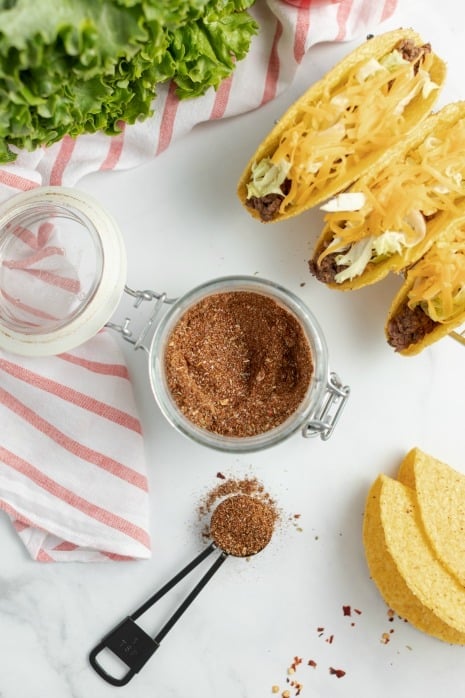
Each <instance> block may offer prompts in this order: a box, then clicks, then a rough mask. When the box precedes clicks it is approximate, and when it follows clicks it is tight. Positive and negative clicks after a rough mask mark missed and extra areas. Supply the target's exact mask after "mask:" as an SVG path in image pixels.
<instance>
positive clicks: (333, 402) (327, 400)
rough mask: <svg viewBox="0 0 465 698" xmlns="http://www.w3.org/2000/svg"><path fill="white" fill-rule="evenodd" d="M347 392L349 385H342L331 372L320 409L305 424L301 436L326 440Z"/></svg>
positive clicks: (347, 395)
mask: <svg viewBox="0 0 465 698" xmlns="http://www.w3.org/2000/svg"><path fill="white" fill-rule="evenodd" d="M349 394H350V387H349V386H348V385H343V384H342V383H341V381H340V379H339V377H338V376H337V374H336V373H331V374H330V376H329V381H328V384H327V386H326V393H325V396H324V399H323V404H322V407H321V410H320V412H319V414H318V415H316V418H315V419H312V420H310V421H309V422H307V423H306V424H305V426H304V427H303V429H302V436H304V437H305V438H307V439H308V438H311V437H313V436H319V437H320V438H321V439H322V440H323V441H327V440H328V439H329V437H330V436H331V434H332V433H333V429H334V427H335V426H336V423H337V421H338V419H339V417H340V416H341V413H342V410H343V409H344V407H345V404H346V402H347V399H348V397H349Z"/></svg>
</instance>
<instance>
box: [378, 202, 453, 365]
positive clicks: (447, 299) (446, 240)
mask: <svg viewBox="0 0 465 698" xmlns="http://www.w3.org/2000/svg"><path fill="white" fill-rule="evenodd" d="M464 322H465V215H464V216H462V217H461V218H458V219H456V220H454V221H453V222H452V223H451V224H450V225H449V227H448V228H447V229H446V230H445V231H444V232H443V234H442V235H441V236H440V237H439V238H438V239H437V240H436V241H435V242H434V243H433V244H432V245H431V247H430V248H429V250H428V252H426V254H425V255H424V256H423V257H422V258H421V259H420V260H419V261H418V262H416V264H414V265H413V266H412V267H410V269H408V271H407V274H406V279H405V282H404V284H403V285H402V286H401V288H400V290H399V292H398V293H397V295H396V297H395V298H394V300H393V302H392V305H391V308H390V310H389V314H388V320H387V323H386V327H385V332H386V338H387V341H388V343H389V344H390V345H391V346H392V347H394V349H395V350H396V351H398V352H399V353H400V354H404V355H406V356H410V355H413V354H418V353H419V352H420V351H422V350H423V349H424V348H425V347H427V346H429V345H430V344H432V343H433V342H436V341H437V340H438V339H441V338H442V337H445V336H446V335H448V334H450V333H451V332H452V330H454V329H455V328H457V327H459V326H460V325H462V324H463V323H464Z"/></svg>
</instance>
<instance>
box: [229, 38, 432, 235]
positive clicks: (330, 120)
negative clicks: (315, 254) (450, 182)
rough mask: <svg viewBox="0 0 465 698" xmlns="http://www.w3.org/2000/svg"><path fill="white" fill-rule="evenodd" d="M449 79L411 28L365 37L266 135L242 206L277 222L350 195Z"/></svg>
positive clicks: (242, 186)
mask: <svg viewBox="0 0 465 698" xmlns="http://www.w3.org/2000/svg"><path fill="white" fill-rule="evenodd" d="M445 74H446V66H445V64H444V62H443V61H442V60H441V59H440V58H439V57H438V56H437V55H436V54H435V53H434V52H433V51H432V49H431V45H430V44H429V43H424V42H423V40H422V39H421V37H420V36H419V35H418V34H417V33H416V32H415V31H413V30H411V29H398V30H394V31H391V32H387V33H385V34H381V35H379V36H377V37H373V38H369V39H367V40H366V41H365V42H364V43H363V44H362V45H361V46H359V47H358V48H356V49H355V50H354V51H352V53H350V54H349V55H348V56H346V57H345V58H344V59H342V60H341V61H340V62H339V63H338V64H337V65H336V66H335V67H334V68H332V70H330V71H329V72H328V73H327V74H326V76H325V77H323V78H322V79H321V80H319V81H318V82H316V83H315V84H314V85H313V86H312V87H310V88H309V89H308V90H307V92H306V93H305V94H304V95H303V96H302V97H300V99H298V100H297V102H295V103H294V104H293V105H292V106H291V107H290V108H289V109H288V110H287V111H286V113H285V114H284V115H283V116H282V118H281V119H280V120H279V121H278V123H277V124H276V126H275V127H274V128H273V129H272V131H271V132H270V133H269V134H268V136H267V137H266V138H265V140H264V141H263V142H262V144H261V145H260V146H259V148H258V150H257V151H256V153H255V154H254V155H253V157H252V158H251V159H250V162H249V163H248V165H247V167H246V168H245V170H244V172H243V174H242V176H241V178H240V180H239V184H238V190H237V193H238V196H239V199H240V200H241V202H242V204H243V205H244V206H245V207H246V209H247V210H248V211H249V212H250V213H251V215H252V216H254V217H255V218H258V219H259V220H261V221H263V222H275V221H281V220H284V219H285V218H289V217H291V216H295V215H297V214H299V213H301V212H302V211H305V210H307V209H309V208H311V207H313V206H315V205H317V204H319V203H321V202H322V201H324V200H326V199H328V198H329V197H331V196H333V195H335V194H336V193H337V192H340V191H342V190H344V189H346V188H347V187H348V186H349V185H350V184H351V183H352V182H354V181H355V180H356V179H357V178H358V177H359V176H360V175H361V174H362V173H363V172H364V171H365V170H366V169H367V168H369V167H371V166H372V165H373V164H374V163H375V162H376V161H377V160H378V159H379V157H380V156H381V155H382V154H383V153H384V152H385V151H386V149H388V148H389V147H390V146H392V145H393V144H394V143H396V142H397V141H398V140H399V139H400V138H402V137H403V136H404V135H405V134H406V133H408V132H410V131H411V130H412V129H413V128H414V127H415V126H416V125H417V124H418V123H419V122H420V121H422V120H423V118H425V117H426V116H427V115H428V114H429V112H430V111H431V108H432V106H433V105H434V102H435V101H436V99H437V97H438V95H439V92H440V89H441V88H442V86H443V84H444V81H445Z"/></svg>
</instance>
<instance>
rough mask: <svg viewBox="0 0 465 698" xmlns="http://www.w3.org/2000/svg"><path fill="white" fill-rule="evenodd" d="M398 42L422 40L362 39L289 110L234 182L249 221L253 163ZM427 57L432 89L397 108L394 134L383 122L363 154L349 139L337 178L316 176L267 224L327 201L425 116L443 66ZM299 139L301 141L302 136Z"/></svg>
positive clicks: (395, 36)
mask: <svg viewBox="0 0 465 698" xmlns="http://www.w3.org/2000/svg"><path fill="white" fill-rule="evenodd" d="M403 40H411V41H413V42H414V43H415V45H416V46H421V45H423V44H424V42H423V39H422V38H421V37H420V35H419V34H418V33H417V32H415V31H414V30H413V29H397V30H394V31H390V32H386V33H385V34H381V35H378V36H376V37H373V38H370V39H367V40H366V41H365V42H364V43H363V44H362V45H361V46H359V47H357V48H356V49H355V50H354V51H352V52H351V53H350V54H349V55H348V56H346V57H345V58H343V59H342V60H341V61H339V62H338V63H337V64H336V65H335V66H334V67H333V68H332V69H331V70H330V71H329V72H328V73H327V74H326V75H325V76H324V77H323V78H322V79H320V80H319V81H318V82H316V83H314V84H313V85H312V86H311V87H310V88H309V89H308V90H307V91H306V92H305V93H304V94H303V95H302V96H301V97H300V98H299V99H298V100H297V101H296V102H295V103H294V104H293V105H292V106H291V107H289V109H288V110H287V111H286V112H285V114H284V115H283V116H282V117H281V118H280V119H279V121H278V123H277V124H276V126H275V127H274V128H273V129H272V130H271V131H270V133H269V134H268V135H267V137H266V138H265V139H264V140H263V142H262V143H261V145H260V146H259V147H258V149H257V150H256V152H255V153H254V155H253V156H252V157H251V158H250V161H249V162H248V164H247V166H246V168H245V170H244V172H243V174H242V176H241V177H240V180H239V183H238V187H237V193H238V196H239V199H240V201H241V202H242V204H243V205H244V206H245V207H246V209H247V210H248V212H249V213H250V214H251V215H252V216H253V217H255V218H257V219H260V220H261V216H260V213H259V212H258V211H257V210H255V209H254V208H251V207H249V206H248V205H247V197H248V191H247V184H248V183H249V182H250V180H251V176H252V168H253V166H254V165H255V163H258V162H260V161H262V160H263V159H264V158H268V157H271V156H272V155H273V154H274V153H275V151H276V149H277V147H278V145H279V144H280V142H281V139H282V137H283V136H285V135H286V134H287V133H288V132H289V130H290V129H291V128H292V127H293V126H295V125H296V124H299V122H300V121H301V120H302V118H303V116H304V115H305V114H306V113H307V112H308V110H309V108H312V107H315V106H318V104H319V103H323V104H325V103H327V102H329V100H330V99H331V97H332V95H334V94H335V92H337V91H339V90H340V88H341V87H342V86H343V85H344V84H345V83H346V81H347V79H348V76H349V75H350V74H351V72H354V71H355V70H357V68H358V67H359V66H361V65H363V64H365V63H366V62H367V61H369V60H371V59H380V58H383V57H384V56H386V55H388V54H389V53H391V52H392V51H393V50H394V48H395V47H396V46H397V45H398V44H399V42H401V41H403ZM431 55H432V63H431V67H430V70H429V74H430V79H431V80H432V81H433V82H434V83H435V84H436V86H437V88H436V89H433V90H432V91H431V92H429V94H427V95H425V96H423V95H422V94H421V93H420V94H416V95H415V96H414V97H413V99H411V101H409V102H408V104H407V105H406V106H405V108H404V110H403V117H404V118H403V119H402V120H401V121H399V125H398V130H397V131H396V132H394V133H392V132H391V133H390V134H389V128H388V127H389V124H387V127H386V129H385V134H386V136H385V141H384V142H383V143H381V144H378V146H376V145H374V146H373V149H372V150H370V151H369V152H366V153H363V154H362V156H360V154H359V153H357V146H358V143H357V141H355V142H351V141H350V139H347V152H346V154H345V157H347V158H349V159H350V158H352V161H351V164H350V166H349V165H348V166H347V168H346V171H345V172H344V173H343V174H341V176H334V174H331V177H330V179H329V181H328V182H327V183H325V184H324V186H318V178H317V179H316V184H317V186H315V187H314V189H313V191H312V193H311V194H310V195H308V196H307V197H306V200H305V202H304V203H302V204H300V205H292V204H290V205H289V206H286V205H285V208H284V209H283V207H281V209H280V211H279V212H278V213H277V214H276V215H275V216H274V217H273V218H272V219H270V220H272V221H273V222H275V221H282V220H284V219H286V218H289V217H291V216H295V215H298V214H300V213H301V212H302V211H305V210H307V209H310V208H311V207H313V206H315V205H317V204H318V203H321V202H322V201H324V200H326V199H328V198H329V197H331V196H333V195H334V194H336V193H337V192H339V191H343V190H344V189H346V188H347V187H348V186H349V185H350V184H351V183H352V182H353V181H355V180H356V179H357V178H358V177H360V175H361V174H362V173H363V172H365V171H366V170H367V169H368V168H370V167H372V166H373V164H374V163H376V162H377V160H378V159H379V158H380V156H381V155H383V153H384V152H385V151H386V149H387V148H388V147H389V146H391V145H392V144H393V143H395V142H397V141H398V140H399V139H400V138H402V137H403V136H404V135H405V134H407V133H409V132H410V131H411V130H412V129H413V128H414V127H415V126H417V125H418V123H420V122H421V121H422V120H423V119H424V118H425V117H426V116H427V115H428V114H429V112H430V111H431V109H432V107H433V105H434V103H435V101H436V99H437V97H438V95H439V92H440V89H441V88H442V86H443V84H444V81H445V75H446V65H445V63H444V61H443V60H442V59H441V58H439V57H438V56H437V55H436V54H434V53H432V54H431ZM366 83H367V85H366V87H367V89H366V93H367V96H372V94H373V91H372V90H371V89H370V77H368V78H367V79H366ZM357 112H358V114H359V115H360V117H361V118H363V104H361V105H359V107H358V109H357ZM366 115H367V117H368V115H371V116H372V104H371V103H370V108H369V109H368V107H367V110H366ZM391 116H392V112H391ZM391 122H392V118H391ZM301 137H303V138H305V134H304V135H303V136H301ZM326 145H327V144H326V143H325V139H324V138H323V139H322V143H321V146H322V148H323V149H324V148H325V147H326ZM352 156H353V157H352ZM344 159H345V158H341V161H342V160H344ZM301 164H302V163H301ZM303 165H305V163H303ZM301 171H302V168H300V170H299V172H301ZM290 176H292V172H290ZM306 188H307V189H308V188H309V187H308V186H307V187H306V183H305V181H304V182H302V187H301V189H302V191H303V192H305V190H306ZM302 191H301V193H302ZM265 222H269V221H265Z"/></svg>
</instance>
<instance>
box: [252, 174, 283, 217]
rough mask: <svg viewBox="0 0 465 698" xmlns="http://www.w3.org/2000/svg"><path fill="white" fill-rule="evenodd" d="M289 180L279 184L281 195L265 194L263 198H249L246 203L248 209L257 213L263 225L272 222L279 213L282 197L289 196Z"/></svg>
mask: <svg viewBox="0 0 465 698" xmlns="http://www.w3.org/2000/svg"><path fill="white" fill-rule="evenodd" d="M290 188H291V180H290V179H285V180H284V182H283V183H282V184H281V191H282V194H265V196H251V197H250V198H249V199H247V201H246V203H247V206H248V207H249V208H253V209H254V210H255V211H258V213H259V214H260V218H261V219H262V221H263V222H264V223H267V222H268V221H272V220H273V218H274V217H275V216H276V214H277V213H278V212H279V207H280V206H281V202H282V201H283V199H284V197H285V196H286V195H287V194H289V191H290Z"/></svg>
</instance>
